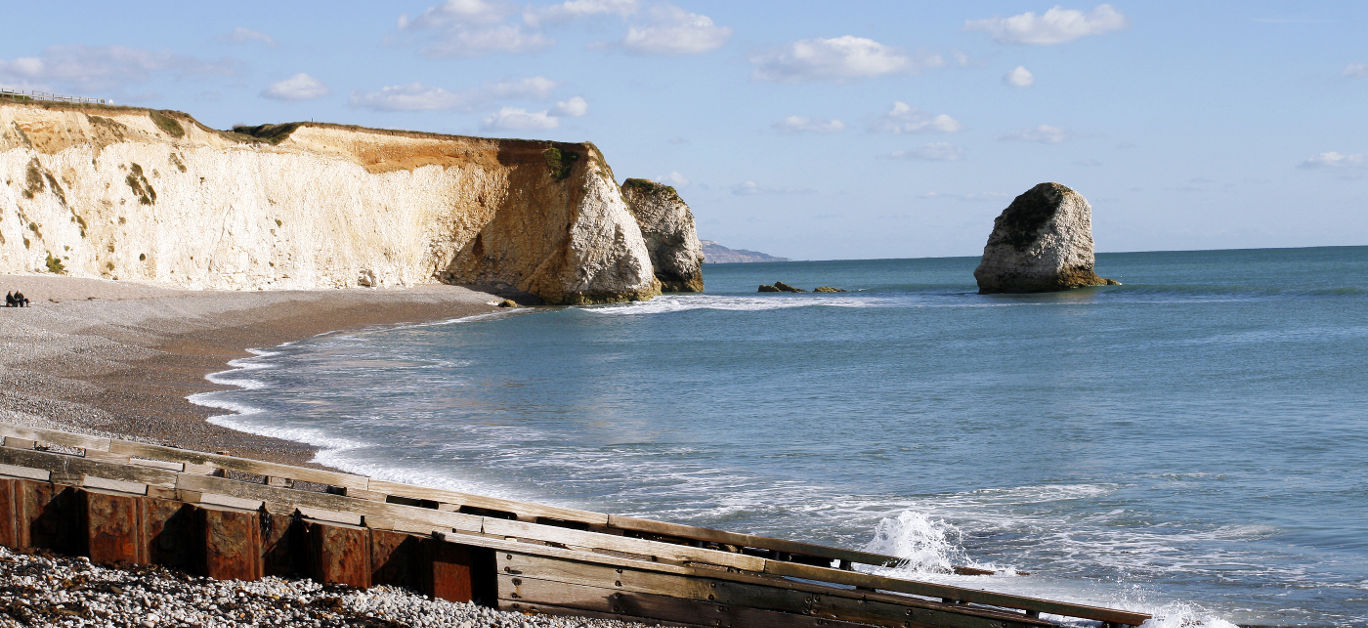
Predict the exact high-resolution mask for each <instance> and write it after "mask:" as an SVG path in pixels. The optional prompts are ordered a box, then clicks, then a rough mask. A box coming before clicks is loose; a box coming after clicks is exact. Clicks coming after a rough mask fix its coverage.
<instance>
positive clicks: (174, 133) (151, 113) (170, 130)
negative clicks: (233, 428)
mask: <svg viewBox="0 0 1368 628" xmlns="http://www.w3.org/2000/svg"><path fill="white" fill-rule="evenodd" d="M166 114H167V112H165V111H157V110H156V109H149V110H148V111H147V117H149V118H152V123H153V124H156V125H157V128H159V129H161V130H162V131H163V132H164V133H166V134H167V135H170V136H171V137H185V129H184V128H183V127H181V125H180V123H179V122H177V121H176V119H175V118H172V117H171V116H168V115H166Z"/></svg>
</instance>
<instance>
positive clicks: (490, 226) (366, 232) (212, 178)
mask: <svg viewBox="0 0 1368 628" xmlns="http://www.w3.org/2000/svg"><path fill="white" fill-rule="evenodd" d="M249 131H250V134H244V133H228V132H222V131H216V130H213V129H209V128H207V127H204V126H203V125H201V124H199V123H198V122H196V121H195V120H194V119H193V118H191V117H190V116H188V115H186V114H181V113H177V112H164V111H149V110H144V109H135V108H115V107H110V108H103V107H89V106H68V105H58V104H51V103H41V104H40V103H17V104H0V177H3V182H4V185H3V186H0V272H30V271H35V270H46V269H48V268H50V267H51V266H52V264H54V263H60V264H61V266H62V267H63V268H64V269H65V271H66V272H68V273H70V274H72V275H77V276H87V277H104V278H117V279H124V280H150V281H158V282H163V283H169V284H173V285H177V286H182V287H188V288H218V289H237V290H245V289H316V288H328V287H347V286H356V285H374V286H410V285H421V284H430V283H435V282H438V281H441V282H445V283H453V284H460V285H467V286H471V287H474V288H478V289H483V290H489V291H493V292H497V293H500V294H505V295H513V296H521V297H533V298H535V299H539V300H541V301H543V302H547V303H594V302H605V301H616V300H627V299H643V298H650V297H651V296H654V295H655V294H658V293H659V291H660V285H659V282H658V281H657V280H656V279H655V277H654V272H653V269H652V265H651V259H650V254H649V253H648V251H647V248H646V244H645V241H644V239H643V238H642V234H641V229H640V227H639V226H638V225H637V222H636V221H635V220H634V219H633V217H632V214H631V213H630V212H629V211H628V209H627V206H626V203H625V202H624V201H623V198H622V194H621V192H620V190H619V188H618V186H617V183H616V181H614V179H613V174H612V171H611V169H609V167H608V166H607V164H606V163H605V162H604V160H603V156H602V154H601V153H600V152H599V150H598V149H597V148H596V147H594V145H593V144H589V143H582V144H568V143H553V142H544V141H531V140H504V139H488V138H475V137H461V136H446V135H435V134H425V133H411V132H401V131H381V130H375V129H365V128H357V127H345V126H339V125H328V124H316V123H303V124H291V125H277V126H266V127H258V128H255V129H250V130H249Z"/></svg>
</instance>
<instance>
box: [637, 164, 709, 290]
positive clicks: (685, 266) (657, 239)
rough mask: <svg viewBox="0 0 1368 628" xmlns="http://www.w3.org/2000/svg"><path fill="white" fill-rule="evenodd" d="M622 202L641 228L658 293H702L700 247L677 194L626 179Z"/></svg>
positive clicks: (660, 186)
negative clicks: (653, 269)
mask: <svg viewBox="0 0 1368 628" xmlns="http://www.w3.org/2000/svg"><path fill="white" fill-rule="evenodd" d="M622 198H623V199H624V200H626V201H627V209H628V210H630V211H631V212H632V215H633V216H635V217H636V221H637V225H638V226H640V227H641V236H642V237H643V238H645V239H646V250H647V251H648V252H649V253H650V256H651V265H652V266H653V267H654V268H655V276H656V279H658V280H660V289H661V291H663V292H702V291H703V270H702V268H701V267H702V265H703V245H702V244H701V243H700V242H699V241H698V230H697V229H696V228H695V226H694V217H693V212H692V211H690V210H689V205H688V204H687V203H685V202H684V199H682V198H680V197H679V193H678V192H676V191H675V189H674V188H673V187H671V186H668V185H664V184H661V183H656V182H655V181H650V180H648V179H628V180H626V181H624V182H623V183H622Z"/></svg>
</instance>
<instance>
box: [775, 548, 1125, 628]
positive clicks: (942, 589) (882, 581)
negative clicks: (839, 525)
mask: <svg viewBox="0 0 1368 628" xmlns="http://www.w3.org/2000/svg"><path fill="white" fill-rule="evenodd" d="M765 573H767V574H772V575H776V576H785V577H790V578H803V579H807V580H815V581H818V582H830V583H833V584H841V585H847V586H853V587H860V588H865V589H880V590H884V591H896V592H898V593H909V594H912V595H923V596H927V597H934V598H940V599H944V600H954V601H957V602H972V603H976V604H987V605H990V606H1000V607H1003V608H1015V609H1021V610H1024V611H1028V612H1032V613H1052V614H1055V615H1063V616H1065V617H1079V618H1082V619H1092V620H1096V621H1101V622H1107V623H1112V624H1119V625H1126V626H1139V625H1140V624H1143V623H1145V620H1148V619H1149V618H1150V616H1149V615H1146V614H1144V613H1133V612H1130V611H1122V610H1117V609H1112V608H1103V607H1100V606H1090V605H1086V604H1073V603H1069V602H1056V601H1053V600H1045V599H1040V598H1032V597H1027V596H1021V595H1010V594H1006V593H994V592H992V591H982V590H979V589H969V588H965V587H954V586H949V585H942V584H935V583H932V582H921V581H916V580H902V579H899V578H886V577H883V576H876V575H873V574H865V573H859V572H855V571H843V570H840V569H830V568H825V567H815V566H812V565H798V564H794V563H784V562H779V561H769V562H768V563H766V564H765Z"/></svg>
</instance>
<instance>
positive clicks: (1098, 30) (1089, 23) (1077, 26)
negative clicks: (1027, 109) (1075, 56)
mask: <svg viewBox="0 0 1368 628" xmlns="http://www.w3.org/2000/svg"><path fill="white" fill-rule="evenodd" d="M1127 25H1128V23H1127V21H1126V16H1125V15H1122V14H1121V12H1120V11H1117V10H1116V9H1114V8H1112V6H1111V5H1110V4H1100V5H1097V8H1095V9H1093V10H1092V11H1090V12H1088V13H1083V12H1082V11H1079V10H1076V9H1065V8H1062V7H1058V6H1056V7H1054V8H1052V9H1050V10H1049V11H1046V12H1045V13H1044V14H1042V15H1040V16H1037V15H1036V14H1035V13H1033V12H1029V11H1028V12H1026V13H1022V14H1021V15H1013V16H1010V17H990V18H987V19H982V20H966V21H965V22H964V28H965V29H966V30H971V31H983V32H985V33H988V34H989V35H990V36H992V38H993V41H996V42H998V43H1002V44H1028V45H1033V46H1048V45H1052V44H1062V43H1065V42H1070V41H1074V40H1075V39H1079V38H1082V37H1087V36H1088V35H1101V34H1103V33H1110V32H1112V31H1118V30H1122V29H1124V28H1126V26H1127Z"/></svg>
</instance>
